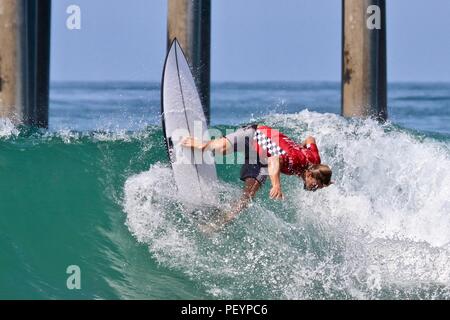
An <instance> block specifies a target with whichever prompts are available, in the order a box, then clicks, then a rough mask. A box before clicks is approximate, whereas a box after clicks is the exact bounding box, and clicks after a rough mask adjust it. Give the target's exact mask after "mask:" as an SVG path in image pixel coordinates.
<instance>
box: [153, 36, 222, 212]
mask: <svg viewBox="0 0 450 320" xmlns="http://www.w3.org/2000/svg"><path fill="white" fill-rule="evenodd" d="M161 113H162V117H161V118H162V126H163V131H164V137H165V141H166V146H167V150H168V153H169V158H170V162H171V165H172V169H173V175H174V178H175V183H176V186H177V189H178V194H179V197H180V199H181V200H182V202H184V203H189V204H194V205H208V204H213V203H214V202H215V200H216V192H215V191H214V184H215V183H217V173H216V166H215V163H214V156H213V154H212V153H211V152H209V151H208V152H202V151H200V150H193V149H191V148H186V147H183V146H181V145H180V142H181V140H182V139H183V138H184V137H186V136H191V137H195V138H196V139H198V140H201V141H208V140H210V135H209V133H208V127H207V123H206V118H205V114H204V112H203V108H202V103H201V100H200V96H199V94H198V90H197V87H196V84H195V81H194V77H193V75H192V72H191V69H190V67H189V64H188V62H187V59H186V56H185V54H184V52H183V50H182V48H181V46H180V44H179V42H178V41H177V39H175V40H174V41H173V42H172V44H171V46H170V49H169V52H168V54H167V57H166V61H165V64H164V71H163V77H162V87H161Z"/></svg>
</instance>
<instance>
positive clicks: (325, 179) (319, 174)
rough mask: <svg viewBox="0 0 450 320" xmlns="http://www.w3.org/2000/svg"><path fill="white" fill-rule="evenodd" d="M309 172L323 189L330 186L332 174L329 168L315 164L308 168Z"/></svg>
mask: <svg viewBox="0 0 450 320" xmlns="http://www.w3.org/2000/svg"><path fill="white" fill-rule="evenodd" d="M308 171H309V172H311V174H312V176H313V177H314V178H315V179H316V180H317V181H319V182H320V183H321V184H322V185H323V186H324V187H328V186H329V185H330V184H332V181H331V175H332V174H333V172H332V171H331V169H330V167H329V166H327V165H326V164H315V165H312V166H311V167H309V169H308Z"/></svg>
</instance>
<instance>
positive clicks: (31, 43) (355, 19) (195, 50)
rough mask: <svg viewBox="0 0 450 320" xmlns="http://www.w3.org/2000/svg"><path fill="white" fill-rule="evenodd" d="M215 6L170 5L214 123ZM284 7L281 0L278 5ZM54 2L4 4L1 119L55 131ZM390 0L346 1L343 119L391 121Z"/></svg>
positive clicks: (0, 18) (200, 0)
mask: <svg viewBox="0 0 450 320" xmlns="http://www.w3.org/2000/svg"><path fill="white" fill-rule="evenodd" d="M211 5H212V1H211V0H167V8H168V10H167V47H168V46H169V45H170V43H171V42H172V40H173V39H174V38H177V39H178V41H179V42H180V44H181V46H182V47H183V49H184V51H185V54H186V56H187V59H188V61H189V63H190V66H191V68H192V72H193V75H194V78H195V81H196V84H197V88H198V91H199V94H200V98H201V101H202V105H203V108H204V111H205V115H206V117H207V119H208V120H209V118H210V88H211V85H210V82H211V79H210V78H211V67H210V65H211ZM274 5H276V2H274ZM50 25H51V0H0V43H1V45H0V117H2V118H9V119H11V120H12V121H13V122H14V123H16V124H19V123H20V124H25V125H32V126H37V127H43V128H47V127H48V111H49V110H48V109H49V65H50ZM386 69H387V67H386V4H385V0H342V74H341V79H342V82H341V84H342V105H341V110H342V115H343V116H346V117H374V118H377V119H380V120H385V119H387V116H388V114H387V79H386Z"/></svg>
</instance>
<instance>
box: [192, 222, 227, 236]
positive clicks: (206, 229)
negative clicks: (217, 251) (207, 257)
mask: <svg viewBox="0 0 450 320" xmlns="http://www.w3.org/2000/svg"><path fill="white" fill-rule="evenodd" d="M222 227H223V226H221V225H218V224H216V223H212V222H211V223H206V224H199V225H198V228H199V230H200V231H201V232H202V233H204V234H205V235H207V236H211V235H213V234H214V233H217V232H219V231H220V230H221V229H222Z"/></svg>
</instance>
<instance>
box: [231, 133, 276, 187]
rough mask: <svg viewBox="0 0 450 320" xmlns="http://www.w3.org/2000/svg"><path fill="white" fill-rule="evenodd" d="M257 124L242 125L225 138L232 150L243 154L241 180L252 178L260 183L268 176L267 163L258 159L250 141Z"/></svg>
mask: <svg viewBox="0 0 450 320" xmlns="http://www.w3.org/2000/svg"><path fill="white" fill-rule="evenodd" d="M257 126H258V125H257V124H251V125H247V126H244V127H242V128H239V129H238V130H236V131H235V132H233V133H231V134H228V135H227V136H226V138H227V140H228V141H229V142H230V143H231V145H232V146H233V150H234V152H242V153H244V155H245V162H244V164H243V165H242V167H241V174H240V178H241V180H242V181H245V180H246V179H249V178H253V179H255V180H256V181H258V182H259V183H260V184H261V185H262V184H264V182H265V181H266V180H267V176H268V169H267V163H264V161H262V160H261V159H260V156H259V154H258V153H257V152H256V150H255V149H254V148H253V147H252V146H251V143H250V142H251V141H252V140H253V137H254V135H255V132H256V128H257Z"/></svg>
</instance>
